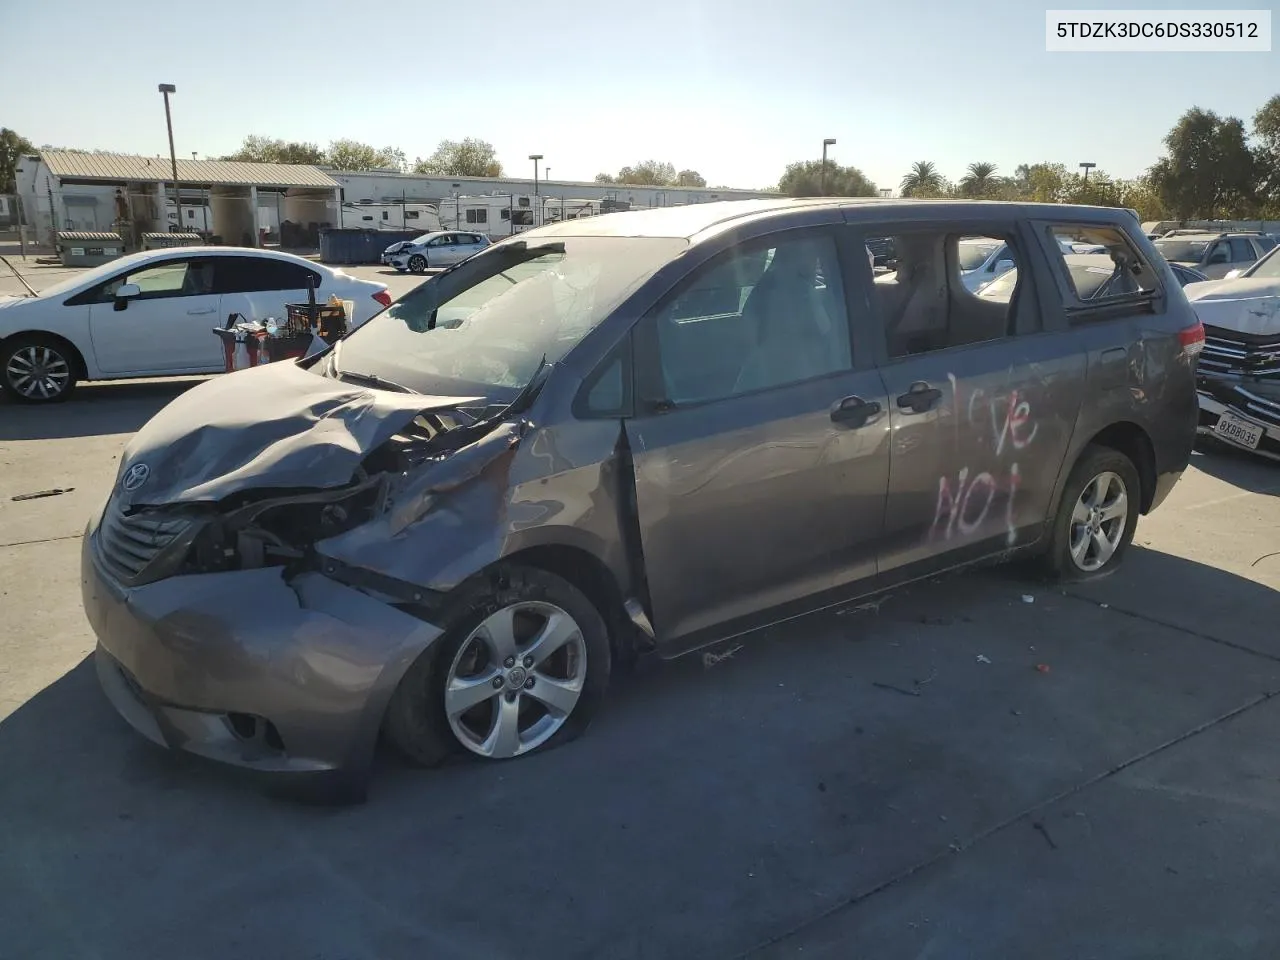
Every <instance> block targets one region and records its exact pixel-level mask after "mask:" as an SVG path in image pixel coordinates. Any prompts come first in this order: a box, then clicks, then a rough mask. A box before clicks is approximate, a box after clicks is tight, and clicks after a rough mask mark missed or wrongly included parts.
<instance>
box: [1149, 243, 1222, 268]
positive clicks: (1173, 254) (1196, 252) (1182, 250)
mask: <svg viewBox="0 0 1280 960" xmlns="http://www.w3.org/2000/svg"><path fill="white" fill-rule="evenodd" d="M1208 246H1209V241H1208V240H1178V239H1175V238H1172V237H1170V238H1168V239H1166V240H1157V241H1156V243H1155V247H1156V249H1157V250H1159V251H1160V255H1161V256H1162V257H1164V258H1165V259H1166V260H1170V261H1176V262H1178V263H1199V262H1200V261H1201V259H1202V258H1203V257H1204V253H1205V250H1206V249H1207V248H1208Z"/></svg>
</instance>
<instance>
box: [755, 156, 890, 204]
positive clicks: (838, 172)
mask: <svg viewBox="0 0 1280 960" xmlns="http://www.w3.org/2000/svg"><path fill="white" fill-rule="evenodd" d="M825 179H826V182H825V186H824V183H823V170H822V161H821V160H800V161H797V162H796V163H790V164H787V169H786V171H785V172H784V173H783V174H782V179H781V180H779V181H778V192H780V193H785V194H786V195H787V196H789V197H874V196H877V195H878V194H879V192H880V191H878V190H877V189H876V185H875V184H874V183H872V182H871V181H870V180H869V179H867V176H866V175H865V174H864V173H863V172H862V171H861V170H859V169H858V168H857V167H842V166H840V165H839V164H837V163H832V162H831V161H830V160H828V161H827V169H826V178H825Z"/></svg>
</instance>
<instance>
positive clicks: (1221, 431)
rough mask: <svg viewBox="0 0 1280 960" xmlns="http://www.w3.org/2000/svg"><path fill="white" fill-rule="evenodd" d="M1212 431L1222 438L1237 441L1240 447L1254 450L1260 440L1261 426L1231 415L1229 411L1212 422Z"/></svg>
mask: <svg viewBox="0 0 1280 960" xmlns="http://www.w3.org/2000/svg"><path fill="white" fill-rule="evenodd" d="M1213 432H1214V433H1216V434H1217V435H1218V436H1220V437H1222V438H1223V439H1224V440H1230V441H1231V442H1232V443H1238V444H1240V445H1241V446H1242V447H1248V448H1249V449H1250V450H1256V449H1257V448H1258V443H1259V442H1260V441H1261V440H1262V427H1260V426H1259V425H1258V424H1256V423H1250V422H1249V421H1248V420H1241V419H1240V418H1239V417H1233V416H1232V415H1231V414H1229V413H1224V414H1223V415H1222V416H1220V417H1219V418H1218V422H1217V423H1216V424H1214V427H1213Z"/></svg>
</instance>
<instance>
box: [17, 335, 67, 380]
mask: <svg viewBox="0 0 1280 960" xmlns="http://www.w3.org/2000/svg"><path fill="white" fill-rule="evenodd" d="M35 337H39V338H40V339H42V340H50V341H52V342H54V343H56V344H58V345H59V346H61V347H62V348H63V349H64V350H66V351H67V355H68V356H69V357H70V358H71V362H72V364H73V365H74V366H75V372H76V379H77V380H83V379H85V378H86V377H87V376H88V375H89V371H88V370H87V369H86V368H85V365H84V357H83V356H82V355H81V353H80V351H79V350H78V349H77V348H76V345H75V344H74V343H72V342H71V341H70V340H68V339H67V338H66V337H60V336H58V335H57V334H56V333H49V332H48V331H47V330H20V331H19V332H17V333H15V334H12V335H10V336H8V337H5V338H3V339H0V348H3V347H4V346H5V344H7V343H11V342H13V341H14V340H24V339H28V338H32V339H34V338H35Z"/></svg>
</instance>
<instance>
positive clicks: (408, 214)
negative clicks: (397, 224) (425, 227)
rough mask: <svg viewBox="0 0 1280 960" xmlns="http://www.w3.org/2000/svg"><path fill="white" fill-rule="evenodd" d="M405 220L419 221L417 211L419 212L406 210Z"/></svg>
mask: <svg viewBox="0 0 1280 960" xmlns="http://www.w3.org/2000/svg"><path fill="white" fill-rule="evenodd" d="M404 218H405V219H406V220H417V219H418V211H417V210H406V211H405V212H404Z"/></svg>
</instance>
